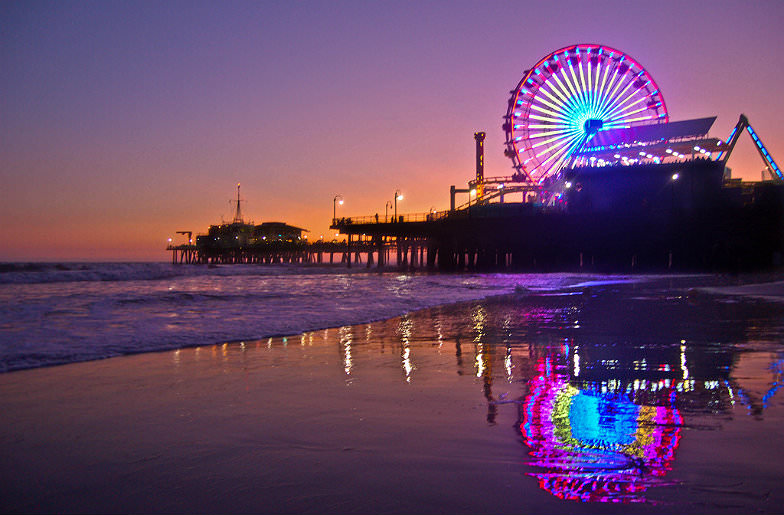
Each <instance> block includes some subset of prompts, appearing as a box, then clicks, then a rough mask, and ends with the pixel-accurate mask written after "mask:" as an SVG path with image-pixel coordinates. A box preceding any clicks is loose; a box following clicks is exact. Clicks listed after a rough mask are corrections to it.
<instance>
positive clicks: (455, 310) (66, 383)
mask: <svg viewBox="0 0 784 515" xmlns="http://www.w3.org/2000/svg"><path fill="white" fill-rule="evenodd" d="M575 293H576V294H575V295H566V296H550V297H548V296H538V295H528V294H525V295H518V296H512V297H506V298H493V299H486V300H484V301H477V302H470V303H464V304H460V305H455V306H447V307H439V308H433V309H429V310H424V311H420V312H416V313H413V314H410V315H406V316H404V317H400V318H395V319H391V320H387V321H382V322H374V323H371V324H363V325H359V326H352V327H342V328H333V329H328V330H323V331H316V332H313V333H305V334H303V335H297V336H293V337H288V338H271V339H265V340H259V341H248V342H235V343H229V344H225V345H212V346H204V347H195V348H187V349H182V350H178V351H173V352H161V353H150V354H140V355H135V356H127V357H120V358H112V359H107V360H102V361H94V362H88V363H78V364H72V365H65V366H57V367H50V368H42V369H35V370H26V371H19V372H12V373H7V374H2V375H0V413H2V416H3V423H2V424H0V447H1V448H2V453H1V455H0V463H2V465H1V466H0V509H2V511H3V512H13V513H19V512H57V513H73V512H85V513H98V512H103V513H128V512H133V513H238V512H242V513H472V514H474V513H672V512H678V513H735V512H739V511H742V512H769V513H775V512H780V511H781V507H782V506H784V492H782V491H781V490H780V489H779V488H778V486H779V480H780V478H781V477H782V475H784V474H783V473H784V465H782V463H784V443H782V440H781V437H780V427H781V423H782V414H783V413H784V409H782V408H783V407H784V404H783V403H782V400H781V397H780V395H779V396H776V395H775V394H774V395H772V396H770V397H769V398H768V399H767V401H764V397H765V395H766V394H767V393H768V392H769V390H770V388H771V381H775V370H774V371H773V372H771V370H772V369H771V363H776V362H777V360H779V359H780V358H781V357H782V346H781V340H780V337H781V332H780V331H781V327H780V325H781V322H780V320H781V319H782V317H781V314H782V308H781V307H779V306H780V305H775V304H769V303H764V302H762V301H749V302H744V301H737V300H732V301H726V300H725V301H721V302H718V301H717V300H716V299H715V298H714V297H711V296H705V298H700V299H698V300H695V299H690V298H687V297H685V296H682V295H673V294H670V293H666V292H663V291H658V290H657V291H649V290H645V291H641V290H640V289H639V288H638V287H634V288H630V287H628V286H608V287H604V288H596V287H594V288H591V289H588V288H586V289H583V290H581V291H578V292H575ZM608 313H611V314H613V315H612V316H610V315H608ZM616 315H617V316H616ZM667 319H669V320H667ZM681 340H683V341H684V342H685V343H684V344H682V343H681ZM564 347H566V349H564ZM575 347H579V348H580V349H581V350H579V351H577V350H575ZM630 348H636V349H637V351H635V352H645V353H648V354H646V356H647V357H648V361H647V362H648V363H650V364H651V366H653V362H654V361H655V360H656V359H659V360H660V361H662V362H667V363H671V364H672V366H671V368H672V369H676V368H677V367H678V366H679V364H681V365H683V367H686V368H688V367H691V368H688V370H689V373H690V374H692V376H691V377H692V378H696V383H695V385H696V386H693V387H692V390H691V391H687V392H677V391H675V390H676V389H675V386H674V384H675V382H676V381H678V380H680V381H683V375H684V370H683V367H682V368H677V370H674V371H673V372H672V373H670V372H667V373H665V374H664V376H667V377H668V378H670V377H671V379H672V388H670V389H671V390H673V391H674V392H675V393H673V394H671V398H673V399H675V397H677V406H678V413H679V414H680V416H681V417H682V420H681V421H680V422H678V424H677V426H678V427H677V428H676V429H672V428H671V427H670V428H667V427H664V429H661V431H663V433H662V434H665V435H670V436H672V435H674V434H675V435H677V439H675V443H674V444H673V443H672V442H673V439H672V438H670V439H669V440H668V441H669V442H670V443H669V445H670V451H672V453H673V457H672V459H670V461H668V462H667V463H668V465H667V466H666V467H665V468H664V469H662V470H661V471H659V472H661V474H660V475H659V476H656V477H654V475H653V474H651V473H649V472H646V470H645V469H641V470H640V472H639V475H640V476H645V474H646V473H647V474H648V476H650V477H643V479H642V480H640V482H639V483H637V484H638V486H639V487H640V488H641V489H642V490H643V491H641V492H638V494H639V495H637V497H636V498H633V499H632V500H638V501H642V502H633V503H630V504H616V503H602V502H579V501H574V500H562V499H560V498H558V497H557V495H555V494H556V493H557V492H558V490H557V488H556V489H555V490H554V491H553V492H551V491H548V490H546V489H544V488H541V487H540V481H539V480H537V478H535V477H533V476H532V475H531V474H532V473H534V472H536V471H537V470H540V469H536V468H534V467H532V466H531V461H532V459H533V458H532V456H531V455H530V452H531V449H530V448H529V446H527V445H526V444H525V435H524V430H521V424H522V423H523V422H524V412H525V410H526V409H527V408H526V407H527V406H531V405H532V404H531V403H530V402H529V401H531V399H532V395H533V392H535V390H536V388H537V387H538V386H537V384H539V383H537V381H538V379H537V377H538V376H537V374H541V373H542V372H541V370H542V368H541V367H545V366H548V367H549V366H553V367H555V368H558V369H560V370H561V373H562V376H563V377H567V382H568V379H569V378H571V381H572V383H571V384H574V385H576V386H577V387H582V388H588V386H586V384H587V383H580V382H579V381H585V380H586V379H585V375H586V374H588V373H589V372H590V371H591V370H593V369H591V368H590V367H589V366H588V364H589V362H590V359H592V358H591V356H592V355H593V356H599V355H600V354H602V353H607V355H608V356H616V358H614V359H616V360H617V361H619V363H620V364H616V365H613V366H610V367H609V368H610V369H611V370H617V369H618V368H619V367H620V368H623V363H626V362H627V361H628V362H629V363H632V362H634V361H635V360H637V361H638V362H639V359H637V358H635V357H634V356H631V357H628V356H627V355H628V352H630V351H629V350H628V349H630ZM684 348H685V349H686V350H683V349H684ZM582 349H586V350H585V351H584V350H582ZM640 349H642V350H640ZM679 349H680V351H679ZM578 352H579V353H581V354H580V359H582V362H581V363H582V365H583V368H582V370H580V371H578V373H577V374H575V370H573V368H574V367H573V365H574V363H573V362H574V355H575V353H578ZM592 353H593V354H592ZM559 356H560V357H559ZM602 356H603V354H602ZM657 356H658V357H657ZM627 358H628V359H627ZM631 358H634V359H631ZM559 360H560V361H559ZM602 360H604V361H602ZM607 361H608V360H607V358H605V357H601V359H599V358H598V357H597V358H596V359H593V361H592V362H594V363H599V362H602V363H606V362H607ZM558 363H560V365H559V364H558ZM663 366H664V365H662V367H663ZM667 366H668V367H670V365H667ZM559 367H560V368H559ZM624 370H625V371H626V372H628V369H624ZM662 370H664V368H662ZM594 372H596V373H599V372H598V371H596V370H594ZM602 373H603V374H605V375H604V376H602V375H601V373H599V376H597V377H596V378H593V379H590V381H593V383H595V384H596V385H597V388H601V385H602V384H603V383H602V381H604V385H605V386H606V385H607V384H610V386H611V387H612V384H614V383H607V381H609V380H614V379H611V376H612V377H615V376H613V375H612V373H610V375H607V374H608V372H606V370H605V372H602ZM630 374H631V375H630ZM630 374H625V375H624V374H621V375H622V376H623V377H628V378H631V379H630V380H633V379H634V377H633V376H634V373H630ZM637 374H638V375H640V376H644V375H646V374H642V373H641V372H637ZM668 374H669V375H668ZM711 374H713V375H711ZM714 376H715V378H713V379H711V378H712V377H714ZM553 377H555V376H553ZM558 377H561V376H558ZM619 377H620V376H619ZM647 377H648V378H649V380H650V381H654V379H651V376H650V374H648V375H647ZM608 378H609V379H608ZM714 380H715V381H716V387H715V388H713V385H714V383H713V382H710V383H708V381H714ZM662 381H663V379H662ZM684 384H686V385H687V387H688V385H689V384H690V383H684ZM733 387H734V388H735V390H732V388H733ZM739 389H740V390H743V392H739V391H737V390H739ZM730 390H732V391H731V392H730ZM655 393H656V392H652V393H651V395H654V394H655ZM659 393H661V392H659ZM743 395H745V396H746V397H745V400H744V398H743V397H742V396H743ZM640 398H642V397H640ZM657 402H658V401H657ZM659 404H660V405H661V402H659ZM674 405H675V404H673V406H674ZM661 409H664V408H661ZM572 424H573V426H574V425H575V424H576V422H575V421H574V420H573V421H572ZM652 430H653V431H654V432H653V433H650V431H649V432H648V433H646V434H647V435H648V436H649V438H648V443H647V444H646V445H649V446H653V445H654V444H652V443H650V441H653V440H655V439H656V438H657V436H656V435H657V434H659V433H656V431H659V429H656V428H654V429H652ZM575 431H576V429H575ZM668 431H669V433H668ZM673 431H676V432H673ZM643 432H644V431H643ZM651 434H652V435H653V436H650V435H651ZM662 445H663V444H662ZM673 445H674V446H675V449H674V451H673V449H672V446H673ZM635 473H636V472H635ZM602 477H605V478H606V477H608V476H607V474H606V471H605V472H602V471H601V470H600V471H598V472H594V474H593V476H592V477H589V478H588V479H586V481H588V483H586V484H588V488H590V481H594V482H595V481H596V480H597V478H598V479H601V478H602ZM600 487H602V488H603V486H602V485H601V484H600ZM612 487H613V484H610V486H609V487H608V488H610V489H612ZM625 499H626V500H627V501H628V500H629V499H630V498H629V497H628V496H627V497H625ZM605 500H612V495H609V497H608V499H605ZM619 500H620V499H619Z"/></svg>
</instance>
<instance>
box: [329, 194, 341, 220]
mask: <svg viewBox="0 0 784 515" xmlns="http://www.w3.org/2000/svg"><path fill="white" fill-rule="evenodd" d="M336 204H340V205H341V206H342V205H343V196H342V195H335V198H333V199H332V223H333V224H334V223H335V220H336V219H337V210H336V207H335V205H336Z"/></svg>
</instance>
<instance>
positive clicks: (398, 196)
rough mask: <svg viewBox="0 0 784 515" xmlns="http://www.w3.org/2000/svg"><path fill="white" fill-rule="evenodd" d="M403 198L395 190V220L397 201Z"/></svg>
mask: <svg viewBox="0 0 784 515" xmlns="http://www.w3.org/2000/svg"><path fill="white" fill-rule="evenodd" d="M398 200H403V194H402V193H400V192H399V191H398V190H395V222H397V201H398Z"/></svg>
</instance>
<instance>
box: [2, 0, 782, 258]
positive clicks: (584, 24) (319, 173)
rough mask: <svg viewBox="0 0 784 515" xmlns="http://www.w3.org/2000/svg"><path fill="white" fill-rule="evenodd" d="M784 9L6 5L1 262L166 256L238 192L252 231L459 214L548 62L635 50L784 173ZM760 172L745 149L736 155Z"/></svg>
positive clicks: (720, 131)
mask: <svg viewBox="0 0 784 515" xmlns="http://www.w3.org/2000/svg"><path fill="white" fill-rule="evenodd" d="M782 26H784V2H782V1H780V0H775V1H754V2H748V1H745V2H744V1H737V2H730V1H715V2H710V3H709V2H696V1H694V2H689V1H669V0H664V1H661V0H659V1H655V2H636V1H635V2H632V1H618V2H602V1H594V2H587V1H581V2H576V1H566V2H558V1H553V2H523V1H516V2H454V1H443V2H437V1H429V2H402V1H398V2H375V1H365V2H342V1H331V2H326V1H325V2H316V1H310V2H289V1H280V2H247V3H246V2H204V3H202V2H143V1H133V2H105V1H100V2H33V1H24V2H9V1H6V2H2V3H0V70H2V72H0V182H1V184H2V188H1V191H2V193H0V195H1V197H0V198H2V202H0V241H2V242H3V243H2V245H0V260H83V259H91V260H166V259H168V255H167V253H166V252H165V251H164V247H165V245H166V239H167V238H169V237H176V236H175V234H174V232H175V231H177V230H192V231H194V232H203V231H206V229H207V226H208V225H209V224H211V223H217V222H220V220H221V217H222V216H223V217H225V218H228V219H230V218H231V217H232V208H231V206H230V204H229V199H231V198H232V197H233V196H234V195H235V194H236V190H235V187H236V183H237V182H241V183H242V196H243V198H245V199H247V202H246V203H245V204H244V205H243V210H244V213H245V214H246V217H249V218H252V219H253V220H254V221H255V222H256V223H259V222H261V221H285V222H287V223H290V224H293V225H297V226H301V227H305V228H307V229H309V230H310V231H311V233H310V237H311V238H318V237H319V236H320V235H321V234H324V235H325V236H328V229H327V227H328V226H329V221H330V219H331V217H332V199H333V197H334V196H335V194H342V195H343V197H344V198H345V204H344V205H343V206H342V207H340V208H339V209H340V215H344V216H351V215H355V216H358V215H370V214H373V213H376V212H379V213H381V214H382V216H383V213H384V204H385V201H386V200H391V199H392V195H393V193H394V191H395V190H396V189H400V190H401V191H403V193H404V195H405V199H404V200H403V201H401V202H400V204H399V206H398V209H399V211H400V212H424V211H428V210H429V209H430V208H431V207H434V208H436V209H446V208H448V207H449V186H450V185H451V184H456V185H459V186H463V187H464V186H465V184H466V182H467V181H468V180H469V179H471V177H472V175H473V173H474V171H473V166H474V157H473V152H474V140H473V133H474V131H477V130H485V131H486V132H487V143H486V149H487V155H486V175H488V176H490V175H509V174H510V173H511V171H512V169H511V162H510V161H509V160H508V159H507V158H506V157H504V156H503V139H504V137H503V133H502V131H501V128H500V126H501V116H502V115H503V114H504V113H505V112H506V102H507V99H508V96H509V91H510V90H511V89H512V88H514V86H515V85H516V84H517V82H518V81H519V80H520V78H521V77H522V74H523V71H524V70H525V69H526V68H528V67H530V66H532V65H533V64H535V63H536V62H537V61H538V60H539V59H540V58H542V57H544V56H545V55H547V54H548V53H550V52H551V51H553V50H556V49H558V48H561V47H564V46H567V45H570V44H573V43H603V44H606V45H608V46H611V47H614V48H617V49H619V50H621V51H623V52H626V53H628V54H629V55H631V56H632V57H634V58H635V59H636V60H637V61H639V62H640V63H641V64H642V65H643V66H645V68H646V69H647V70H648V71H649V72H650V73H651V75H652V76H653V78H654V79H655V80H656V82H657V84H658V85H659V87H660V88H661V90H662V92H663V95H664V99H665V102H666V103H667V108H668V111H669V113H670V119H671V120H682V119H688V118H696V117H703V116H713V115H716V116H718V118H717V120H716V123H715V125H714V127H713V130H712V131H711V135H713V136H716V137H720V138H726V137H727V136H728V135H729V132H730V130H731V129H732V127H733V126H734V125H735V123H736V122H737V119H738V115H739V114H740V113H741V112H742V113H745V114H746V115H747V116H748V117H749V119H750V121H751V123H752V125H753V127H754V128H755V130H756V131H757V133H758V134H759V135H760V137H761V138H762V139H763V141H764V142H765V144H766V145H767V147H768V150H769V151H770V152H771V154H772V155H773V156H774V157H775V158H778V159H779V162H780V164H784V127H782V125H781V122H780V121H781V120H782V119H784V107H783V106H782V102H781V97H780V95H781V93H780V90H781V88H782V85H784V58H783V57H782V55H783V54H782V51H783V50H782V49H783V47H784V35H783V34H784V32H782V29H781V27H782ZM729 166H730V167H731V168H732V169H733V175H735V176H743V177H746V178H749V179H758V178H759V176H760V170H761V169H762V168H763V165H762V162H761V160H760V159H759V157H758V156H757V155H756V153H755V151H754V149H753V146H752V145H751V143H750V142H749V140H748V138H747V137H744V139H743V140H741V142H740V143H739V145H738V147H737V149H736V152H735V154H734V155H733V157H732V159H731V160H730V162H729Z"/></svg>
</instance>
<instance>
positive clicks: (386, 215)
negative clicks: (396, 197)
mask: <svg viewBox="0 0 784 515" xmlns="http://www.w3.org/2000/svg"><path fill="white" fill-rule="evenodd" d="M390 207H392V201H391V200H387V203H386V204H384V223H387V220H388V219H389V208H390Z"/></svg>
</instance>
